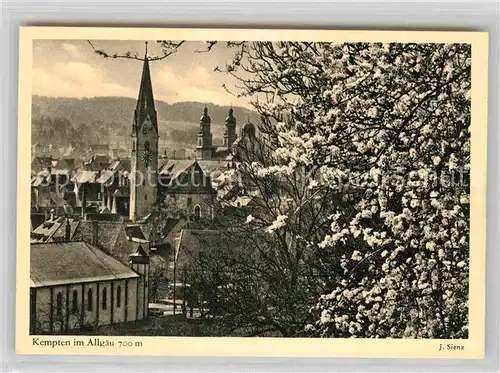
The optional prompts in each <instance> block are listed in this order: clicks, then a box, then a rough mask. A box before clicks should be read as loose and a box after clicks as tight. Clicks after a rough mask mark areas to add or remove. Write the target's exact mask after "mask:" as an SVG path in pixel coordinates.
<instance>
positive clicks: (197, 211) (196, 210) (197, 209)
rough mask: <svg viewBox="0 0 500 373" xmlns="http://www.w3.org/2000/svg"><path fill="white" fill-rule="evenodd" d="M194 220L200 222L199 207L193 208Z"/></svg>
mask: <svg viewBox="0 0 500 373" xmlns="http://www.w3.org/2000/svg"><path fill="white" fill-rule="evenodd" d="M194 218H195V219H196V220H200V218H201V207H200V205H196V206H195V207H194Z"/></svg>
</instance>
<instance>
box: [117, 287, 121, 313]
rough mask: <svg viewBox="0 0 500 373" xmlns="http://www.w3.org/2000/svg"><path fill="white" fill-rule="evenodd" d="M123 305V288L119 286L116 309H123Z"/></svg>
mask: <svg viewBox="0 0 500 373" xmlns="http://www.w3.org/2000/svg"><path fill="white" fill-rule="evenodd" d="M121 305H122V287H121V286H118V288H117V289H116V307H118V308H119V307H121Z"/></svg>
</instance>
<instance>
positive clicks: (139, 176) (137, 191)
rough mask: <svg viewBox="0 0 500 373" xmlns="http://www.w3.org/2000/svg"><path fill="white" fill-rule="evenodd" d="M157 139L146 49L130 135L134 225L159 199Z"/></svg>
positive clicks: (131, 208)
mask: <svg viewBox="0 0 500 373" xmlns="http://www.w3.org/2000/svg"><path fill="white" fill-rule="evenodd" d="M146 48H147V43H146ZM158 139H159V134H158V120H157V117H156V109H155V102H154V97H153V86H152V84H151V73H150V71H149V60H148V55H147V49H146V54H145V55H144V65H143V68H142V77H141V85H140V88H139V96H138V98H137V105H136V108H135V112H134V119H133V123H132V133H131V142H132V147H131V157H130V158H131V172H130V205H129V206H130V207H129V213H130V220H132V221H133V222H135V221H136V220H137V219H139V218H141V217H143V216H145V215H146V214H147V213H148V211H149V209H150V208H151V206H152V205H153V204H154V203H155V202H156V200H157V198H158Z"/></svg>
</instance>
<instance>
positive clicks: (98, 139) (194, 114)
mask: <svg viewBox="0 0 500 373" xmlns="http://www.w3.org/2000/svg"><path fill="white" fill-rule="evenodd" d="M135 104H136V100H135V99H133V98H128V97H92V98H69V97H46V96H33V99H32V141H33V143H39V144H43V145H48V144H52V145H59V146H68V145H70V144H75V143H81V144H82V145H89V144H96V143H111V144H113V143H118V144H119V143H123V142H125V143H126V141H127V140H128V137H129V132H130V129H131V125H132V118H133V113H134V110H135ZM204 105H205V104H204V103H201V102H178V103H175V104H168V103H166V102H163V101H156V110H157V111H158V119H159V123H158V125H159V131H160V138H161V139H162V140H165V141H167V142H171V143H172V144H184V145H193V146H194V144H196V135H197V132H198V120H199V117H200V115H201V113H202V112H203V108H204ZM229 108H230V107H229V106H219V105H214V104H210V103H209V104H208V110H209V113H210V116H211V118H212V132H213V134H214V138H215V139H220V140H221V141H222V132H223V128H224V120H225V118H226V117H227V113H228V111H229ZM234 112H235V116H236V118H237V119H238V121H239V123H242V122H244V121H246V120H247V118H250V120H253V121H256V120H258V118H259V117H258V115H257V113H255V112H252V111H250V110H248V109H245V108H241V107H234Z"/></svg>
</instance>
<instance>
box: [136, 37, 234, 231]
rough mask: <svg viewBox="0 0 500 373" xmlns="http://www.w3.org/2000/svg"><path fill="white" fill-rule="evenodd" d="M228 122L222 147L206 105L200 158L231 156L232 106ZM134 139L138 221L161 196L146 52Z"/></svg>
mask: <svg viewBox="0 0 500 373" xmlns="http://www.w3.org/2000/svg"><path fill="white" fill-rule="evenodd" d="M146 46H147V43H146ZM225 122H226V128H225V132H224V143H223V146H219V147H217V146H214V145H213V142H212V133H211V118H210V116H209V115H208V109H207V107H206V106H205V109H204V110H203V115H202V116H201V118H200V131H199V133H198V143H197V147H196V157H197V158H198V159H203V160H220V159H222V158H225V157H227V156H228V155H230V153H231V148H232V145H233V143H234V142H235V141H236V137H237V136H236V119H235V117H234V115H233V109H232V108H231V109H230V110H229V115H228V117H227V118H226V121H225ZM131 140H132V148H131V157H130V158H131V174H130V205H129V212H130V213H129V215H130V216H129V217H130V220H132V221H133V222H135V221H136V220H137V219H140V218H142V217H144V216H145V215H147V214H148V213H149V210H150V208H151V207H152V206H153V204H154V203H155V202H156V200H157V198H158V140H159V132H158V118H157V113H156V109H155V103H154V97H153V87H152V84H151V73H150V70H149V59H148V57H147V52H146V54H145V56H144V64H143V69H142V77H141V85H140V88H139V97H138V99H137V105H136V108H135V111H134V120H133V124H132V133H131Z"/></svg>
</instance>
